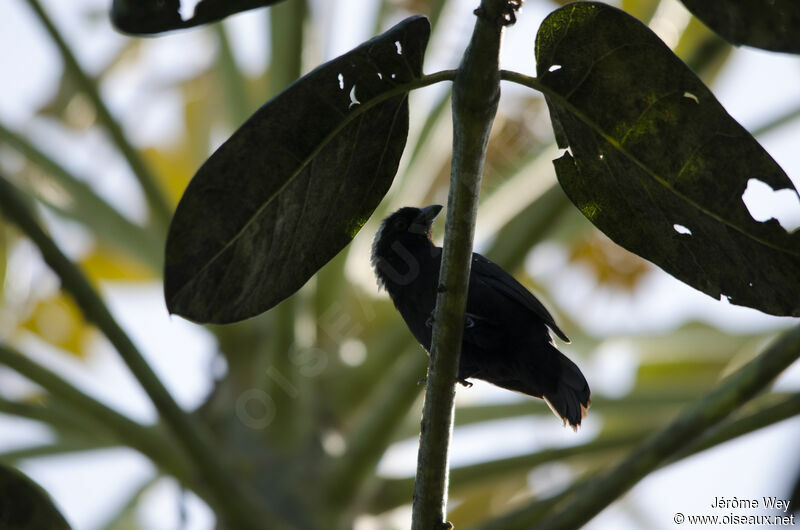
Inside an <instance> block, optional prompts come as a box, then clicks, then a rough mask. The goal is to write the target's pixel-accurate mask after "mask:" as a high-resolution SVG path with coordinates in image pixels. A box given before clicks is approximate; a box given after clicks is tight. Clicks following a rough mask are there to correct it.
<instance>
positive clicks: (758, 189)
mask: <svg viewBox="0 0 800 530" xmlns="http://www.w3.org/2000/svg"><path fill="white" fill-rule="evenodd" d="M742 201H743V202H744V205H745V206H746V207H747V211H748V212H750V215H751V216H752V217H753V219H755V220H756V221H758V222H761V223H763V222H764V221H769V220H770V219H776V220H777V221H778V223H780V225H781V226H782V227H783V229H784V230H786V231H787V232H792V231H794V230H796V229H797V228H798V227H800V200H798V197H797V193H795V191H794V190H790V189H782V190H778V191H775V190H773V189H772V187H770V186H769V185H768V184H765V183H764V182H762V181H760V180H758V179H750V180H748V181H747V188H746V189H745V190H744V193H743V194H742Z"/></svg>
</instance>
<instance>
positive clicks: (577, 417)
mask: <svg viewBox="0 0 800 530" xmlns="http://www.w3.org/2000/svg"><path fill="white" fill-rule="evenodd" d="M552 353H553V354H554V355H555V356H556V358H557V360H558V365H559V368H560V370H559V371H560V372H561V375H560V377H559V378H558V383H557V384H556V385H555V388H554V389H553V390H551V391H548V392H544V393H543V395H542V397H543V398H544V400H545V401H546V402H547V405H548V406H549V407H550V410H552V411H553V414H555V415H556V416H558V417H559V418H560V419H561V420H563V421H564V425H565V426H566V424H567V423H569V425H570V427H572V430H574V431H577V430H578V426H579V425H580V424H581V420H582V419H583V418H584V417H585V416H586V411H587V410H588V408H589V406H591V404H592V401H591V399H590V394H591V393H590V391H589V383H587V382H586V378H585V377H583V374H582V373H581V370H580V368H578V366H577V365H576V364H575V363H574V362H572V361H570V360H569V359H568V358H567V356H566V355H564V354H563V353H561V352H560V351H558V350H557V349H556V348H555V346H553V347H552ZM551 388H552V387H551Z"/></svg>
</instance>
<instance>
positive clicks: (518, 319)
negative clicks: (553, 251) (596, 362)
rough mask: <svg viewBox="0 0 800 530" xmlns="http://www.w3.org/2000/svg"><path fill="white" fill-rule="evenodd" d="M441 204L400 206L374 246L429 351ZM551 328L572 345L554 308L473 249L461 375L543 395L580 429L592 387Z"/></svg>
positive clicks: (381, 269)
mask: <svg viewBox="0 0 800 530" xmlns="http://www.w3.org/2000/svg"><path fill="white" fill-rule="evenodd" d="M441 210H442V207H441V206H440V205H438V204H437V205H433V206H428V207H426V208H422V209H419V208H408V207H406V208H401V209H399V210H398V211H396V212H394V213H393V214H392V215H390V216H389V217H387V218H386V219H384V220H383V223H382V224H381V227H380V229H379V230H378V233H377V234H376V235H375V240H374V241H373V244H372V266H373V268H374V269H375V275H376V277H377V279H378V285H379V287H384V288H386V290H387V291H388V293H389V296H390V297H391V298H392V301H393V302H394V305H395V307H396V308H397V310H398V311H399V312H400V314H401V315H402V316H403V319H404V320H405V321H406V324H407V325H408V328H409V329H410V330H411V333H413V334H414V337H416V339H417V340H418V341H419V343H420V344H421V345H422V346H423V347H424V348H425V349H426V350H427V351H428V352H430V347H431V332H432V328H433V310H434V306H435V304H436V293H437V286H438V284H439V267H440V262H441V257H442V249H441V248H440V247H437V246H435V245H434V244H433V239H432V237H431V224H432V223H433V220H434V219H435V218H436V216H437V215H438V214H439V212H440V211H441ZM547 328H550V329H551V330H552V331H553V332H554V333H555V334H556V335H558V337H559V338H561V339H562V340H564V341H565V342H569V339H568V338H567V336H566V335H565V334H564V332H563V331H561V330H560V329H559V328H558V326H557V325H556V323H555V322H554V321H553V317H552V316H550V313H548V311H547V309H545V307H544V306H543V305H542V303H541V302H539V300H537V299H536V297H534V296H533V295H532V294H531V293H530V292H529V291H528V290H527V289H525V287H523V286H522V285H521V284H520V283H519V282H518V281H517V280H515V279H514V278H513V277H512V276H511V275H510V274H509V273H507V272H506V271H504V270H503V269H502V268H500V266H499V265H497V264H495V263H493V262H492V261H490V260H488V259H486V258H485V257H483V256H481V255H480V254H478V253H473V254H472V266H471V272H470V277H469V292H468V296H467V310H466V321H465V323H464V338H463V342H462V344H461V357H460V360H459V367H458V380H459V382H461V383H462V384H465V385H467V386H470V384H469V383H468V382H467V379H469V378H473V377H474V378H476V379H483V380H484V381H488V382H490V383H492V384H494V385H497V386H499V387H502V388H507V389H509V390H514V391H517V392H521V393H523V394H528V395H530V396H534V397H537V398H542V399H544V400H545V401H546V402H547V404H548V405H549V406H550V409H551V410H552V411H553V412H554V413H555V414H556V416H558V417H559V418H561V419H562V420H563V421H564V425H566V424H567V422H569V424H570V425H571V426H572V428H573V429H577V427H578V425H580V423H581V420H582V419H583V417H584V416H585V415H586V409H588V408H589V405H590V400H589V384H588V383H587V382H586V378H584V377H583V374H582V373H581V371H580V369H579V368H578V367H577V366H576V365H575V363H573V362H572V361H570V360H569V359H567V357H566V356H564V354H562V353H561V352H560V351H558V350H557V349H556V347H555V346H554V345H553V340H552V338H551V337H550V333H549V332H548V329H547Z"/></svg>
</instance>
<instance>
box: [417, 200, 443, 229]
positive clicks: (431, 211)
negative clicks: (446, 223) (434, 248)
mask: <svg viewBox="0 0 800 530" xmlns="http://www.w3.org/2000/svg"><path fill="white" fill-rule="evenodd" d="M441 211H442V205H441V204H432V205H430V206H426V207H425V208H423V209H422V210H421V211H420V212H419V215H417V216H416V217H415V218H414V222H413V223H412V224H411V231H412V232H420V233H423V234H425V233H427V232H428V231H429V230H430V229H431V224H432V223H433V220H434V219H436V216H437V215H439V212H441Z"/></svg>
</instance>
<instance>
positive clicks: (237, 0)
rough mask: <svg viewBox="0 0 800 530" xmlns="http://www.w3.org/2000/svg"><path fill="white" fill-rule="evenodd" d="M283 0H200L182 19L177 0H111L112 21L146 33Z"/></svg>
mask: <svg viewBox="0 0 800 530" xmlns="http://www.w3.org/2000/svg"><path fill="white" fill-rule="evenodd" d="M280 1H282V0H201V1H200V2H198V4H197V5H196V6H195V9H194V14H193V15H192V16H191V17H190V18H187V19H186V20H183V19H181V15H180V13H179V11H178V10H179V9H180V6H181V2H180V0H114V1H113V3H112V4H111V21H112V22H113V23H114V26H116V27H117V29H119V30H120V31H124V32H125V33H131V34H134V35H149V34H153V33H161V32H162V31H170V30H173V29H182V28H189V27H192V26H199V25H200V24H208V23H209V22H214V21H216V20H220V19H223V18H225V17H227V16H228V15H233V14H234V13H239V12H240V11H247V10H249V9H255V8H257V7H264V6H268V5H272V4H277V3H278V2H280Z"/></svg>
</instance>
